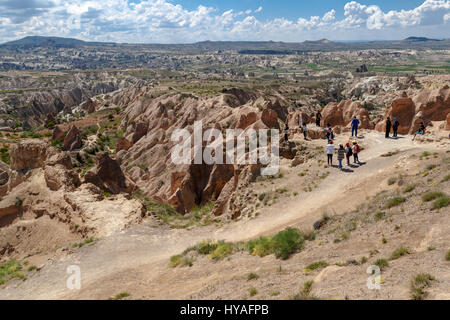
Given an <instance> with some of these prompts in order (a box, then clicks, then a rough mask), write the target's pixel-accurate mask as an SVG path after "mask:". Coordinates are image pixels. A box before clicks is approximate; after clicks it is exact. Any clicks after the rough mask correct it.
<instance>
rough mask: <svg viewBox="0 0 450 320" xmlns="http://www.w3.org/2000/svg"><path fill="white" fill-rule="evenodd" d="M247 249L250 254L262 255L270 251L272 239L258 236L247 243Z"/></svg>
mask: <svg viewBox="0 0 450 320" xmlns="http://www.w3.org/2000/svg"><path fill="white" fill-rule="evenodd" d="M247 250H248V252H249V253H250V254H252V255H255V256H260V257H264V256H267V255H269V254H271V253H272V239H270V238H268V237H259V238H258V239H255V240H250V241H249V242H248V243H247Z"/></svg>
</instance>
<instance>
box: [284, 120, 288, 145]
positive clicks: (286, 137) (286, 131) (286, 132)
mask: <svg viewBox="0 0 450 320" xmlns="http://www.w3.org/2000/svg"><path fill="white" fill-rule="evenodd" d="M284 142H289V125H288V123H287V120H286V125H285V126H284Z"/></svg>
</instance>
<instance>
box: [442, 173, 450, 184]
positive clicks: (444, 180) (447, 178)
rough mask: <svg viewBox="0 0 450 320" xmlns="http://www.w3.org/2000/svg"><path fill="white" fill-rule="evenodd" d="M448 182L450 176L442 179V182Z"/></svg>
mask: <svg viewBox="0 0 450 320" xmlns="http://www.w3.org/2000/svg"><path fill="white" fill-rule="evenodd" d="M448 180H450V174H448V175H446V176H445V177H444V178H443V179H442V181H441V182H446V181H448Z"/></svg>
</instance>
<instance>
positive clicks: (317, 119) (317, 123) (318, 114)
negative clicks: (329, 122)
mask: <svg viewBox="0 0 450 320" xmlns="http://www.w3.org/2000/svg"><path fill="white" fill-rule="evenodd" d="M320 120H322V114H321V113H320V110H319V111H317V113H316V126H318V127H320Z"/></svg>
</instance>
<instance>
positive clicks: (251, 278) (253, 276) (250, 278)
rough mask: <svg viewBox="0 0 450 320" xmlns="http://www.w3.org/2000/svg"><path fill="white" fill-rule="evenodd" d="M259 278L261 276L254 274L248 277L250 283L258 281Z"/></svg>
mask: <svg viewBox="0 0 450 320" xmlns="http://www.w3.org/2000/svg"><path fill="white" fill-rule="evenodd" d="M258 278H259V276H258V275H257V274H256V273H253V272H251V273H249V274H248V276H247V280H248V281H250V280H257V279H258Z"/></svg>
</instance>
